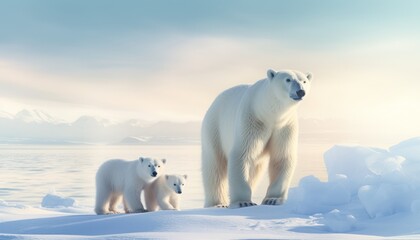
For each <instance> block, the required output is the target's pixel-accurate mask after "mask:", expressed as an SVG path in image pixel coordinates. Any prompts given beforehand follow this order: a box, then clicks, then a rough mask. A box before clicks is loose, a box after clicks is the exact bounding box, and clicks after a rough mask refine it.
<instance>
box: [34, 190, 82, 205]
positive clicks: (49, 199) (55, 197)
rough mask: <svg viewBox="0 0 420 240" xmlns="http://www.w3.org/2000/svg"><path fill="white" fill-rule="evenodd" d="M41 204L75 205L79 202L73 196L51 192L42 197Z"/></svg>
mask: <svg viewBox="0 0 420 240" xmlns="http://www.w3.org/2000/svg"><path fill="white" fill-rule="evenodd" d="M41 206H42V207H44V208H62V207H75V206H77V202H76V200H74V199H73V198H69V197H63V196H61V195H60V194H57V193H49V194H47V195H45V197H44V198H43V199H42V203H41Z"/></svg>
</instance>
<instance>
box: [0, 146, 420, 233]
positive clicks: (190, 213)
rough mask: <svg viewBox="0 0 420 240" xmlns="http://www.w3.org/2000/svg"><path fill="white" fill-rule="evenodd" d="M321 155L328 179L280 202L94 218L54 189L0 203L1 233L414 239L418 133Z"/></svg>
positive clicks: (419, 207) (419, 184) (419, 205)
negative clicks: (31, 199)
mask: <svg viewBox="0 0 420 240" xmlns="http://www.w3.org/2000/svg"><path fill="white" fill-rule="evenodd" d="M324 157H325V164H326V168H327V170H328V181H326V182H323V181H320V180H319V179H317V178H316V177H314V176H306V177H304V178H302V179H301V181H300V183H299V185H298V186H297V187H296V188H292V189H291V190H290V194H289V199H288V201H287V202H286V203H285V204H284V205H282V206H256V207H249V208H241V209H218V208H207V209H187V210H182V211H158V212H149V213H139V214H115V215H105V216H97V215H95V214H94V213H93V211H92V209H91V207H86V206H78V205H77V204H75V201H74V200H75V199H72V198H66V197H64V196H62V195H59V194H56V193H54V194H48V195H46V196H45V197H44V200H43V203H42V207H30V206H23V205H20V204H16V203H8V202H4V201H0V239H13V238H18V239H56V238H59V239H104V238H105V239H136V238H146V239H148V238H154V239H156V238H163V239H215V238H217V239H262V238H263V239H279V238H282V239H420V221H419V219H420V194H419V193H420V181H418V175H419V174H418V173H420V167H419V166H418V163H419V159H420V141H419V138H414V139H411V140H408V141H404V142H402V143H400V144H397V145H395V146H393V147H391V148H390V150H387V149H379V148H372V147H362V146H334V147H332V148H331V149H330V150H328V151H327V152H326V153H325V156H324ZM70 202H71V203H70ZM66 206H67V207H66Z"/></svg>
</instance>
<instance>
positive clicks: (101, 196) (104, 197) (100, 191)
mask: <svg viewBox="0 0 420 240" xmlns="http://www.w3.org/2000/svg"><path fill="white" fill-rule="evenodd" d="M111 194H112V191H111V190H110V189H109V188H107V187H106V186H104V185H103V184H102V183H97V184H96V203H95V212H96V214H98V215H100V214H108V203H109V200H110V198H111Z"/></svg>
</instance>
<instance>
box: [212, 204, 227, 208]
mask: <svg viewBox="0 0 420 240" xmlns="http://www.w3.org/2000/svg"><path fill="white" fill-rule="evenodd" d="M214 207H215V208H228V207H229V206H228V205H226V204H217V205H215V206H214Z"/></svg>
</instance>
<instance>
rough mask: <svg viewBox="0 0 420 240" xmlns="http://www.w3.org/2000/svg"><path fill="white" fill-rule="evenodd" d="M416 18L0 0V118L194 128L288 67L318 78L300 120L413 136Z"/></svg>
mask: <svg viewBox="0 0 420 240" xmlns="http://www.w3.org/2000/svg"><path fill="white" fill-rule="evenodd" d="M419 12H420V2H419V1H397V0H395V1H379V0H378V1H372V0H367V1H340V0H339V1H336V0H334V1H333V0H331V1H309V0H308V1H55V0H51V1H1V2H0V96H1V97H0V110H3V111H7V112H11V113H14V112H17V111H19V110H20V109H21V108H35V109H42V110H45V111H47V112H50V113H51V114H52V115H55V116H58V117H61V118H64V119H74V118H75V117H77V116H79V115H82V114H97V115H101V116H104V117H114V118H117V119H123V118H132V117H133V118H145V119H151V120H200V119H201V118H202V116H203V114H204V112H205V111H206V110H207V108H208V106H209V105H210V103H211V101H212V100H213V99H214V97H215V96H216V95H217V94H218V93H219V92H220V91H222V90H224V89H226V88H228V87H231V86H233V85H237V84H242V83H252V82H255V81H256V80H258V79H261V78H264V77H265V72H266V70H267V69H268V68H273V69H283V68H292V69H297V70H300V71H303V72H307V71H310V72H312V73H313V74H314V76H315V81H314V83H313V84H314V86H313V92H312V93H311V95H310V96H308V98H307V99H306V100H305V102H304V103H303V104H302V109H301V112H300V115H301V116H302V117H304V118H321V119H323V118H325V119H328V118H337V119H345V120H347V121H362V122H366V123H367V124H374V125H375V126H376V125H377V124H378V122H383V123H384V124H385V125H384V126H386V127H388V128H392V129H394V130H395V131H399V127H401V126H402V125H403V126H404V128H405V129H404V131H414V132H416V131H417V132H418V134H420V129H419V127H417V125H418V124H416V123H418V122H419V121H420V114H419V113H418V111H417V110H416V109H417V104H418V103H420V94H418V89H420V81H419V80H418V79H417V75H418V73H417V70H418V69H419V58H420V14H418V13H419ZM387 115H388V116H387ZM384 116H387V117H384Z"/></svg>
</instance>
